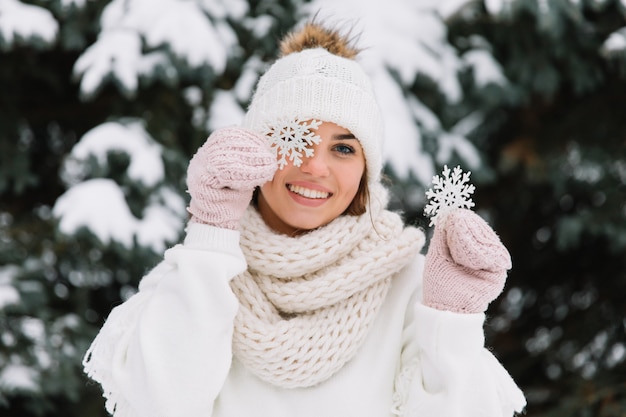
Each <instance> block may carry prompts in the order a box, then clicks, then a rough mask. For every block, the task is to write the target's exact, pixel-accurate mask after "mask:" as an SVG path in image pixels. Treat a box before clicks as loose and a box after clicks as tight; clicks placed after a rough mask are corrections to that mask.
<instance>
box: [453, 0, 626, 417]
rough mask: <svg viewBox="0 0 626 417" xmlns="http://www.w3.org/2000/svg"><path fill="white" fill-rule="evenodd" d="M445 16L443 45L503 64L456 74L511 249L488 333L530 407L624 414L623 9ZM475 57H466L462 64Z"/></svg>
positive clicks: (485, 190)
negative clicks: (488, 81)
mask: <svg viewBox="0 0 626 417" xmlns="http://www.w3.org/2000/svg"><path fill="white" fill-rule="evenodd" d="M456 3H457V7H455V8H453V9H451V10H448V14H447V17H446V19H447V23H448V28H449V36H450V41H451V43H452V44H454V45H455V46H456V47H457V49H458V51H459V53H460V55H461V56H465V57H466V58H467V56H468V55H469V54H475V51H483V53H486V54H488V55H489V56H491V59H493V60H494V62H496V63H497V64H498V66H500V67H501V68H502V73H503V75H504V84H503V87H499V86H494V85H491V86H490V85H486V86H481V85H480V83H477V82H476V81H477V80H476V76H477V74H475V73H472V72H471V71H468V72H467V74H466V75H465V76H464V79H465V80H466V81H465V82H464V91H465V97H466V101H465V103H464V106H465V108H466V110H465V111H466V112H469V111H476V110H479V111H481V112H482V113H483V114H484V118H483V120H484V122H483V123H482V124H481V125H480V126H478V128H477V129H475V130H474V131H473V132H472V134H471V135H470V137H471V139H472V141H473V142H474V143H475V144H476V146H477V147H479V148H481V150H483V151H484V152H485V153H486V154H487V155H488V159H487V161H486V162H487V165H489V166H491V167H493V169H494V172H495V176H494V178H495V179H494V181H493V183H492V184H490V185H486V184H485V185H482V186H481V185H479V186H478V187H477V193H476V198H475V201H476V202H477V205H478V206H481V207H488V208H489V209H490V210H491V212H492V213H494V214H495V217H494V219H493V220H494V223H495V226H496V230H498V231H499V232H500V233H501V235H502V238H503V240H504V241H505V243H506V244H507V246H508V247H509V249H510V250H511V253H512V254H513V270H512V272H511V274H510V279H509V283H508V288H509V289H508V292H507V293H506V295H505V296H504V297H503V298H502V300H501V302H500V303H499V309H496V308H495V306H494V307H493V308H492V310H491V312H492V313H491V314H492V315H494V318H493V319H492V320H491V321H490V325H489V326H488V329H489V330H490V333H491V335H492V337H493V339H492V340H493V343H494V345H496V346H498V347H499V348H498V349H497V350H498V351H499V352H500V353H501V354H502V355H503V358H504V360H505V361H506V363H507V365H508V368H509V370H510V371H511V372H512V374H513V375H516V377H517V378H518V380H519V382H520V383H521V384H522V386H523V387H524V389H525V391H526V394H527V396H528V400H529V406H528V414H527V415H529V416H530V415H541V416H544V415H545V416H548V415H550V416H587V415H593V416H622V415H623V413H624V411H623V410H624V409H626V387H625V386H624V384H623V381H624V379H625V378H626V331H625V329H626V327H625V323H626V310H624V303H623V301H622V300H623V294H624V292H625V290H626V257H624V253H625V250H626V204H625V202H626V193H625V190H626V146H625V144H626V142H625V138H626V129H625V125H624V123H623V114H622V113H623V109H624V108H626V95H625V94H624V92H625V91H626V72H625V71H624V69H625V68H626V4H625V3H624V2H623V1H613V0H602V1H585V0H582V1H541V0H537V1H530V0H528V1H525V0H506V1H504V0H485V1H461V2H456ZM467 59H469V58H467Z"/></svg>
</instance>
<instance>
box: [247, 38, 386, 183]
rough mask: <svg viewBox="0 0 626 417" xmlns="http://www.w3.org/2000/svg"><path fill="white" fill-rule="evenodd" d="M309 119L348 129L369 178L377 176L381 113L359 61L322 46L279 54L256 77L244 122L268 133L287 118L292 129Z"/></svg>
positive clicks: (381, 128) (253, 128)
mask: <svg viewBox="0 0 626 417" xmlns="http://www.w3.org/2000/svg"><path fill="white" fill-rule="evenodd" d="M312 119H313V120H318V121H322V122H332V123H336V124H337V125H339V126H342V127H343V128H345V129H348V130H349V131H350V132H351V133H352V134H353V135H354V136H355V137H356V138H357V139H358V140H359V142H360V143H361V146H362V147H363V151H364V154H365V162H366V165H367V172H368V182H370V183H371V182H375V181H378V180H379V179H380V173H381V170H382V140H383V124H382V116H381V113H380V109H379V107H378V104H377V102H376V99H375V97H374V92H373V89H372V86H371V82H370V79H369V77H368V76H367V74H365V71H364V70H363V68H362V67H361V65H360V64H359V63H357V62H356V61H354V60H352V59H348V58H343V57H340V56H337V55H334V54H332V53H330V52H328V51H327V50H326V49H324V48H314V49H304V50H302V51H300V52H294V53H290V54H289V55H286V56H284V57H282V58H280V59H279V60H277V61H276V62H275V63H274V64H273V65H272V66H271V67H270V68H269V69H268V70H267V72H266V73H265V74H263V76H262V77H261V79H260V80H259V83H258V84H257V87H256V91H255V93H254V96H253V97H252V102H251V103H250V107H249V108H248V112H247V114H246V116H245V118H244V123H243V124H244V127H247V128H249V129H252V130H255V131H257V132H259V133H262V134H268V133H269V132H271V131H272V130H275V129H280V128H283V127H286V126H284V124H285V123H287V124H289V123H291V126H289V127H291V128H294V125H295V126H297V125H298V124H302V122H306V121H308V120H312ZM306 139H310V138H306ZM307 142H308V144H309V145H310V144H311V143H310V141H309V140H307ZM288 146H291V147H293V146H292V144H288ZM296 150H297V151H302V149H296Z"/></svg>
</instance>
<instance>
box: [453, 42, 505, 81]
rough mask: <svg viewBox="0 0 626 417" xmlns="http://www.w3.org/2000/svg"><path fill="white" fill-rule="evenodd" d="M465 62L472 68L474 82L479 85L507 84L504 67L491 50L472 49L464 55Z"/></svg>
mask: <svg viewBox="0 0 626 417" xmlns="http://www.w3.org/2000/svg"><path fill="white" fill-rule="evenodd" d="M463 62H464V63H466V64H467V65H468V66H469V67H471V68H472V71H473V74H474V83H475V84H476V86H477V87H479V88H480V87H484V86H486V85H489V84H496V85H506V84H507V79H506V77H505V76H504V73H503V71H502V67H501V66H500V64H499V63H498V62H497V61H496V60H495V59H494V57H493V55H491V53H490V52H489V51H486V50H484V49H483V50H481V49H471V50H469V51H468V52H466V53H465V54H464V55H463Z"/></svg>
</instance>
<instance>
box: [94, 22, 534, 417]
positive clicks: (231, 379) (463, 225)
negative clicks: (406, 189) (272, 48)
mask: <svg viewBox="0 0 626 417" xmlns="http://www.w3.org/2000/svg"><path fill="white" fill-rule="evenodd" d="M281 51H282V54H283V56H282V57H281V58H280V59H279V60H277V62H276V63H274V64H273V65H272V67H271V68H270V69H269V70H268V71H267V72H266V73H265V74H264V75H263V77H262V78H261V80H260V81H259V84H258V85H257V88H256V91H255V95H254V97H253V99H252V102H251V104H250V107H249V109H248V112H247V114H246V117H245V121H244V127H233V128H224V129H219V130H217V131H215V132H214V133H213V134H212V135H211V136H210V137H209V139H208V140H207V142H206V143H205V144H204V145H203V146H202V147H201V148H200V149H199V150H198V152H197V153H196V155H194V157H193V158H192V160H191V162H190V164H189V169H188V178H187V184H188V189H189V193H190V195H191V201H190V205H189V209H188V210H189V212H190V214H191V219H190V222H189V225H188V228H187V230H186V232H187V234H186V237H185V240H184V243H183V244H181V245H177V246H175V247H173V248H171V249H169V250H168V251H166V253H165V259H164V261H163V262H162V263H160V264H159V265H158V266H157V267H156V268H154V269H153V270H152V271H151V272H150V273H149V274H147V275H146V276H145V277H144V278H143V280H142V281H141V283H140V286H139V292H138V293H137V294H136V295H134V296H133V297H131V298H130V299H129V300H128V301H126V302H125V303H124V304H122V305H121V306H118V307H117V308H115V309H114V310H113V311H112V312H111V314H110V316H109V318H108V319H107V321H106V323H105V325H104V326H103V328H102V329H101V331H100V333H99V335H98V337H97V338H96V340H95V341H94V343H93V344H92V346H91V348H90V350H89V352H88V353H87V355H86V356H85V369H86V372H87V373H88V375H89V376H90V377H91V378H93V379H94V380H96V381H98V382H99V383H100V384H101V385H102V387H103V390H104V396H105V397H106V398H107V404H106V407H107V410H108V411H109V412H110V413H112V414H113V415H115V416H116V417H126V416H133V417H134V416H138V417H148V416H149V417H156V416H163V417H174V416H184V417H192V416H203V417H209V416H215V417H223V416H236V417H247V416H272V417H283V416H300V417H308V416H316V417H332V416H342V417H345V416H358V417H368V416H371V417H382V416H393V415H399V416H464V417H468V416H469V417H479V416H480V417H485V416H489V417H491V416H493V417H500V416H511V415H513V414H514V412H520V411H522V409H523V407H524V405H525V400H524V397H523V395H522V393H521V392H520V390H519V389H518V388H517V386H516V385H515V384H514V382H513V381H512V379H511V377H510V376H509V375H508V373H507V372H506V371H505V370H504V369H503V368H502V366H501V365H500V364H499V363H498V362H497V360H496V359H495V358H494V357H493V356H492V355H491V353H489V351H487V350H486V349H485V348H484V334H483V330H482V325H483V321H484V318H485V316H484V311H485V310H486V308H487V306H488V304H489V303H490V302H491V301H492V300H493V299H494V298H495V297H497V296H498V294H500V292H501V291H502V288H503V286H504V281H505V277H506V271H507V269H509V268H510V257H509V254H508V252H507V251H506V249H505V248H504V247H503V246H502V244H501V243H500V241H499V239H498V237H497V236H496V235H495V233H494V232H493V231H492V230H491V229H490V228H489V226H488V225H487V224H486V223H485V222H484V221H483V220H481V219H480V218H479V217H478V216H476V215H475V214H473V213H472V212H470V211H468V210H460V209H459V210H456V211H452V212H451V213H449V214H448V215H446V216H445V217H444V218H443V219H441V220H442V221H440V222H438V226H437V227H436V228H435V233H434V236H433V239H432V242H431V245H430V249H429V251H428V254H427V255H426V256H425V257H424V256H423V255H421V254H420V253H419V252H420V250H421V249H422V246H423V244H424V240H425V238H424V234H423V233H422V232H421V231H420V230H417V229H415V228H412V227H405V226H404V225H403V223H402V220H401V218H400V217H399V216H398V215H397V214H395V213H392V212H390V211H387V210H386V209H385V207H386V204H387V194H386V191H385V189H384V187H383V186H382V185H381V183H380V174H381V168H382V161H381V138H382V137H383V134H382V123H381V116H380V112H379V109H378V106H377V104H376V101H375V99H374V96H373V93H372V89H371V86H370V82H369V80H368V78H367V76H366V75H365V73H364V71H363V70H362V68H361V67H360V66H359V64H358V63H357V62H356V61H355V60H354V58H355V56H356V54H357V52H358V51H357V50H356V49H354V48H353V47H352V46H351V45H350V44H349V42H348V41H347V40H346V39H345V38H344V37H343V36H342V35H341V34H340V33H339V32H337V31H333V30H326V29H324V28H322V27H320V26H318V25H317V24H308V25H307V26H305V27H304V28H303V29H302V30H301V31H300V32H297V33H294V34H292V35H290V36H288V37H287V38H286V39H285V40H284V41H283V43H282V44H281ZM251 200H252V204H250V202H251ZM443 220H445V225H444V224H443V223H444V222H443Z"/></svg>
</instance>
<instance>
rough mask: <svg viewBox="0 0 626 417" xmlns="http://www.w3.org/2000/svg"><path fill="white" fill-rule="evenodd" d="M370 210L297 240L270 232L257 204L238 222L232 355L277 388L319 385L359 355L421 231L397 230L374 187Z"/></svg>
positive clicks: (419, 242) (381, 194)
mask: <svg viewBox="0 0 626 417" xmlns="http://www.w3.org/2000/svg"><path fill="white" fill-rule="evenodd" d="M372 193H373V198H372V200H373V201H372V204H371V208H370V210H371V211H370V212H368V213H365V214H363V215H361V216H358V217H356V216H340V217H338V218H337V219H335V220H334V221H333V222H331V223H330V224H328V225H326V226H324V227H323V228H320V229H317V230H313V231H311V232H309V233H307V234H304V235H302V236H299V237H296V238H290V237H287V236H284V235H279V234H275V233H273V232H272V231H271V230H270V229H269V228H268V227H267V226H266V225H265V223H264V222H263V219H262V218H261V217H260V215H259V214H258V213H257V212H256V210H255V209H254V208H250V209H248V211H247V212H246V215H245V217H244V219H243V220H242V229H241V246H242V250H243V252H244V255H245V257H246V260H247V262H248V270H247V271H246V272H244V273H243V274H241V275H239V276H237V277H235V278H234V279H233V281H232V282H231V287H232V289H233V291H234V293H235V295H236V296H237V297H238V299H239V302H240V308H239V312H238V314H237V316H236V319H235V327H234V335H233V353H234V354H235V355H236V356H237V357H238V359H239V360H240V361H241V362H242V363H243V364H244V365H245V366H246V367H247V368H248V369H249V370H250V371H251V372H253V373H254V374H256V375H257V376H258V377H259V378H261V379H263V380H265V381H267V382H269V383H271V384H274V385H277V386H280V387H284V388H298V387H308V386H313V385H315V384H318V383H320V382H322V381H324V380H326V379H328V378H329V377H330V376H331V375H333V374H334V373H335V372H337V371H338V370H339V369H341V367H342V366H343V365H344V364H345V363H346V362H348V361H349V360H350V359H351V358H352V357H353V356H354V355H355V354H356V352H357V350H358V348H359V346H361V344H362V343H363V341H364V339H365V336H366V335H367V331H368V329H369V327H370V325H371V324H372V322H373V320H374V319H375V318H376V316H377V313H378V311H379V310H380V307H381V305H382V303H383V301H384V298H385V296H386V294H387V291H388V289H389V286H390V284H391V280H392V277H393V276H394V275H395V274H396V273H398V272H399V271H400V270H401V269H402V268H404V267H405V266H406V265H407V264H408V263H409V262H410V261H411V260H412V259H413V258H414V257H415V255H416V254H417V253H418V252H419V250H420V249H421V247H422V245H423V243H424V234H423V233H422V232H421V231H419V230H417V229H415V228H410V227H409V228H404V226H403V222H402V220H401V218H400V217H399V216H398V215H397V214H395V213H392V212H389V211H386V210H384V209H383V207H384V206H385V204H386V192H384V190H383V188H382V187H381V186H377V187H374V188H373V189H372Z"/></svg>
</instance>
